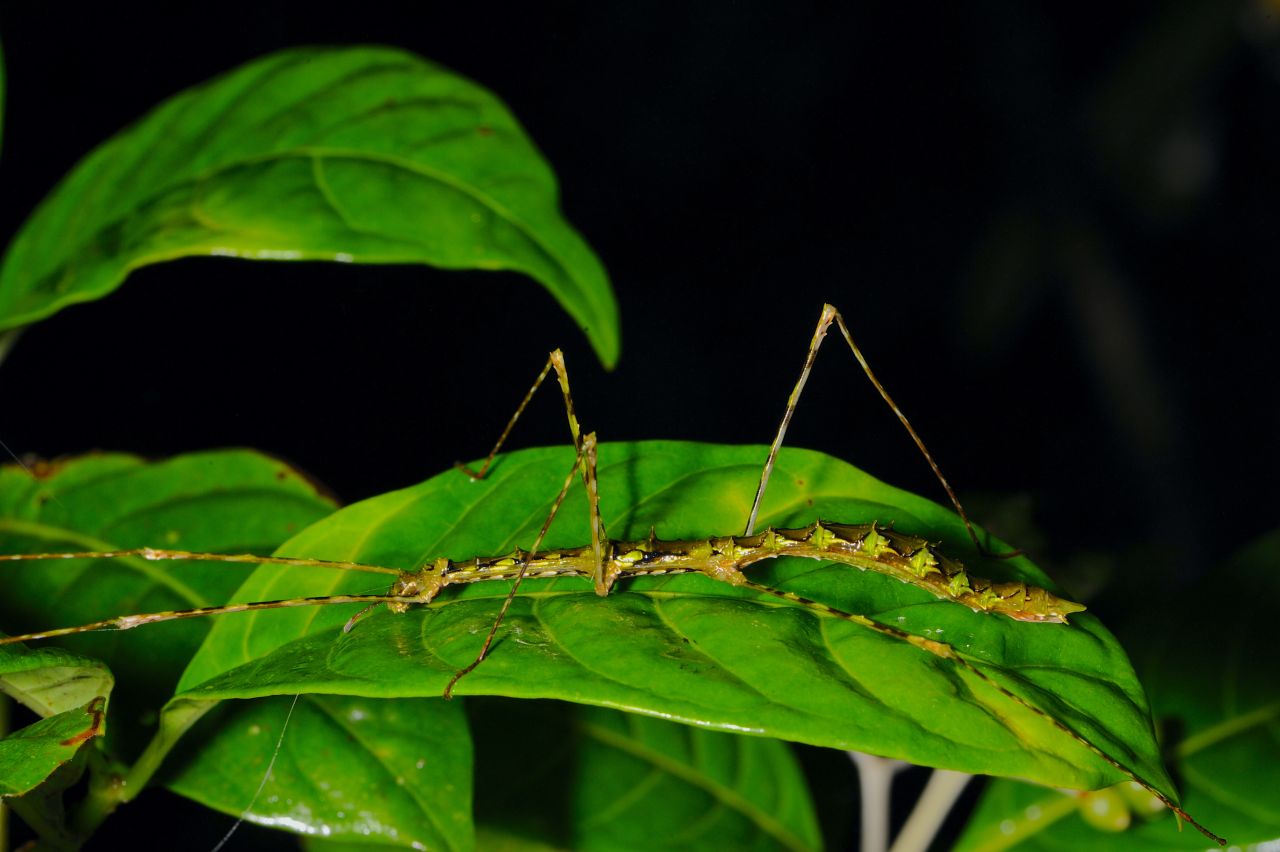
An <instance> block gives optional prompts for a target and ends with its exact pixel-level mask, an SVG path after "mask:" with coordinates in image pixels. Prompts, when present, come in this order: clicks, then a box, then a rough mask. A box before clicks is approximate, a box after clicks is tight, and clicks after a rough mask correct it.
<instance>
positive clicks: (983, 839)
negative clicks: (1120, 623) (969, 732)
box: [959, 533, 1280, 852]
mask: <svg viewBox="0 0 1280 852" xmlns="http://www.w3.org/2000/svg"><path fill="white" fill-rule="evenodd" d="M1224 592H1229V593H1230V595H1231V600H1232V605H1231V616H1230V618H1226V619H1212V620H1210V619H1206V618H1205V617H1204V602H1205V601H1207V600H1213V599H1214V598H1216V597H1221V596H1222V594H1223V593H1224ZM1179 601H1180V602H1179V603H1173V604H1170V605H1168V606H1164V607H1152V608H1149V610H1148V612H1149V614H1148V615H1147V616H1145V617H1144V618H1143V620H1142V621H1141V622H1140V623H1135V624H1132V625H1129V626H1128V629H1126V630H1125V631H1124V633H1125V635H1127V636H1130V637H1131V640H1130V641H1129V642H1127V643H1126V645H1127V647H1129V648H1131V649H1133V652H1134V659H1135V661H1136V662H1137V665H1138V670H1139V671H1140V672H1141V673H1142V675H1143V682H1144V683H1146V684H1147V687H1148V689H1149V690H1150V693H1151V700H1152V706H1153V708H1154V709H1155V713H1156V716H1157V718H1159V719H1161V720H1162V721H1163V722H1164V723H1165V726H1164V730H1165V731H1166V733H1167V736H1166V738H1167V739H1169V742H1167V743H1166V745H1167V747H1168V748H1170V750H1171V751H1170V753H1171V755H1172V758H1173V763H1174V774H1175V777H1177V778H1178V779H1179V783H1180V786H1181V787H1182V788H1183V799H1184V806H1185V808H1186V810H1187V811H1188V812H1189V813H1190V814H1191V815H1192V816H1194V817H1195V818H1196V819H1197V820H1198V821H1200V822H1201V823H1203V824H1204V825H1205V826H1206V827H1208V828H1209V829H1210V830H1212V831H1214V832H1215V833H1217V834H1220V835H1222V836H1224V837H1226V838H1227V840H1228V841H1229V842H1230V843H1231V844H1232V845H1233V846H1235V847H1243V846H1246V845H1248V844H1262V843H1266V842H1268V841H1277V840H1280V693H1277V690H1276V684H1277V683H1280V657H1277V655H1276V654H1274V653H1271V652H1269V651H1265V650H1264V651H1262V652H1260V650H1259V649H1269V648H1271V647H1273V646H1274V644H1275V640H1274V635H1273V632H1274V631H1273V626H1272V625H1273V621H1274V613H1275V610H1276V607H1277V605H1280V533H1272V534H1271V535H1269V536H1267V537H1266V538H1264V539H1262V540H1260V541H1259V542H1257V543H1255V544H1254V545H1252V546H1251V547H1249V548H1248V549H1247V550H1245V551H1244V552H1243V553H1241V554H1240V555H1239V556H1238V557H1237V558H1236V559H1235V560H1233V561H1232V563H1231V564H1230V565H1229V566H1227V569H1226V570H1224V571H1222V572H1219V573H1217V574H1215V575H1214V576H1213V577H1212V578H1211V580H1210V581H1209V582H1208V583H1206V585H1205V586H1204V587H1203V588H1201V589H1197V590H1192V591H1191V592H1190V593H1184V594H1183V595H1181V596H1180V599H1179ZM1119 792H1120V793H1121V794H1122V795H1123V796H1125V797H1126V799H1127V802H1125V803H1122V805H1124V806H1127V811H1128V814H1129V817H1130V818H1129V820H1128V823H1129V828H1128V830H1124V831H1118V832H1100V831H1097V830H1095V828H1092V827H1091V823H1090V821H1089V819H1087V818H1086V817H1089V816H1091V815H1094V814H1097V811H1098V809H1099V808H1102V807H1106V808H1107V809H1108V810H1109V811H1113V809H1114V806H1115V804H1116V802H1115V800H1114V799H1101V798H1096V797H1094V798H1084V799H1080V800H1077V799H1076V798H1075V797H1073V796H1063V795H1062V794H1060V793H1057V792H1054V791H1051V790H1045V789H1043V788H1039V787H1033V786H1031V785H1028V784H1022V783H1019V782H1014V781H996V782H994V783H992V784H991V785H990V786H989V787H988V788H987V791H986V793H985V794H984V795H983V798H982V801H981V803H980V805H979V807H978V810H977V812H976V813H975V814H974V816H973V818H972V819H971V820H970V822H969V825H968V828H967V829H966V832H965V835H964V837H963V838H962V839H961V844H960V846H959V848H960V849H965V850H997V849H1008V848H1014V847H1016V848H1018V849H1027V850H1059V849H1081V848H1089V849H1094V850H1100V852H1101V851H1102V850H1112V849H1114V850H1147V849H1150V850H1157V849H1204V848H1206V847H1207V846H1208V845H1209V843H1208V842H1207V841H1206V840H1205V838H1204V837H1202V836H1201V835H1200V834H1198V833H1196V832H1194V831H1190V830H1184V831H1183V832H1182V833H1181V834H1179V833H1178V832H1177V830H1176V825H1175V821H1174V818H1173V816H1172V815H1171V814H1168V813H1166V812H1165V811H1164V809H1162V808H1161V809H1155V808H1152V807H1150V803H1149V801H1146V800H1144V799H1143V797H1142V796H1141V795H1137V794H1135V793H1134V791H1132V790H1127V789H1125V788H1124V787H1121V788H1119ZM1093 824H1096V823H1093ZM1051 826H1052V827H1051Z"/></svg>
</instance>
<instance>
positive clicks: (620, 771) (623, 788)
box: [573, 708, 822, 850]
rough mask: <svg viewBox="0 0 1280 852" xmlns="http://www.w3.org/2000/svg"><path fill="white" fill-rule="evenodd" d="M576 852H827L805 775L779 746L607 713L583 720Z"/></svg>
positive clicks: (592, 711) (591, 711)
mask: <svg viewBox="0 0 1280 852" xmlns="http://www.w3.org/2000/svg"><path fill="white" fill-rule="evenodd" d="M578 729H579V731H580V732H581V735H582V745H581V746H580V748H579V750H578V773H577V777H578V778H579V779H580V781H581V783H579V784H577V785H576V786H575V789H574V795H575V801H574V803H573V804H574V808H573V813H574V842H573V848H574V849H601V850H603V849H641V848H644V847H645V846H646V845H647V844H648V843H651V842H652V840H653V838H655V837H660V838H663V843H662V845H663V847H664V848H666V849H684V850H695V849H705V850H717V849H741V850H748V849H757V850H770V849H790V850H804V849H817V848H819V847H820V846H821V845H822V844H821V839H820V836H819V833H818V824H817V820H816V818H815V816H814V812H813V805H812V803H811V802H810V800H809V796H808V791H807V790H806V789H805V785H804V776H803V775H802V774H801V773H800V767H799V765H798V764H797V763H796V761H795V758H794V757H792V755H791V752H790V750H789V749H788V748H787V747H786V745H784V744H783V743H780V742H778V741H777V740H768V739H760V738H756V737H745V736H737V735H734V734H726V733H720V732H717V731H707V730H702V729H699V728H694V727H690V726H688V725H676V724H672V723H671V722H664V721H662V720H661V719H654V718H651V717H648V716H639V715H636V714H632V713H618V712H615V711H609V710H602V709H600V708H583V710H582V711H580V714H579V719H578Z"/></svg>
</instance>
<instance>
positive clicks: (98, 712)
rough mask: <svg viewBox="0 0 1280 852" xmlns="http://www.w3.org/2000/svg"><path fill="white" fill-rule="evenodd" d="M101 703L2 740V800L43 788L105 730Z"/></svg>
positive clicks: (94, 702) (89, 704) (0, 757)
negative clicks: (41, 785)
mask: <svg viewBox="0 0 1280 852" xmlns="http://www.w3.org/2000/svg"><path fill="white" fill-rule="evenodd" d="M103 708H104V704H103V702H102V700H101V699H96V700H94V701H91V702H89V703H88V704H85V705H84V706H83V707H78V708H76V709H74V710H67V711H65V712H63V713H59V714H57V715H56V716H50V717H49V718H47V719H41V720H40V721H38V722H35V723H33V724H30V725H28V726H27V727H25V728H23V729H22V730H20V731H17V732H15V733H13V734H10V735H9V736H7V737H5V738H3V739H0V798H4V797H7V796H21V795H24V794H26V793H29V792H31V791H32V790H34V789H35V788H36V787H38V786H40V784H41V783H43V782H44V781H45V779H47V778H48V777H49V776H50V775H52V774H53V773H54V772H55V771H56V770H57V769H59V768H60V767H61V766H63V765H64V764H65V763H67V762H68V761H70V760H71V759H72V758H73V757H75V756H76V753H77V752H78V751H79V750H80V747H81V746H83V745H84V744H85V743H87V742H88V741H89V740H91V739H93V738H94V737H96V736H98V734H99V733H100V732H101V730H102V712H103Z"/></svg>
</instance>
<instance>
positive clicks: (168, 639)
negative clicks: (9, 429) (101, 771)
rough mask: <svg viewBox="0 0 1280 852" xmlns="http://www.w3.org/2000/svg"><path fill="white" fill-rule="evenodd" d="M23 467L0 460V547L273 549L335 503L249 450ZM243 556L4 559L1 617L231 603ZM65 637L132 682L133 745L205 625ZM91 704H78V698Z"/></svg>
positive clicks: (16, 625)
mask: <svg viewBox="0 0 1280 852" xmlns="http://www.w3.org/2000/svg"><path fill="white" fill-rule="evenodd" d="M33 472H34V473H35V476H32V475H31V473H29V472H28V470H27V469H25V468H22V467H19V466H16V465H8V466H5V467H3V468H0V552H6V553H24V552H32V553H41V552H57V551H84V550H111V549H115V548H128V547H139V546H143V545H151V546H158V547H171V548H179V549H190V550H222V551H233V552H256V553H269V552H270V551H271V550H273V549H274V548H275V547H276V546H277V545H279V543H280V542H281V541H283V540H285V539H287V538H288V537H289V536H290V535H292V534H294V533H296V532H297V531H298V530H301V529H302V528H304V527H305V526H307V525H308V524H310V523H311V522H313V521H315V520H317V519H318V518H321V517H323V516H324V515H326V514H328V513H329V512H330V511H332V508H333V506H332V503H331V502H329V501H328V500H327V499H325V498H323V497H321V496H320V495H318V494H317V493H316V490H315V488H314V486H313V485H311V484H310V483H309V482H307V481H306V480H305V479H304V478H303V477H302V476H300V475H299V474H298V473H297V472H295V471H293V470H292V469H290V468H289V467H288V466H287V465H285V464H284V463H282V462H280V461H277V460H275V459H271V458H268V457H266V456H262V455H259V454H257V453H253V452H249V451H244V450H228V451H220V452H207V453H192V454H190V455H185V456H179V457H176V458H173V459H169V460H166V461H162V462H155V463H148V462H144V461H142V460H141V459H139V458H137V457H135V456H128V455H120V454H100V455H91V456H84V457H81V458H78V459H74V460H71V461H67V462H58V463H53V464H41V465H38V466H36V467H35V468H34V470H33ZM249 570H250V569H249V567H248V566H236V565H222V564H217V565H213V564H195V565H189V566H183V567H182V568H180V569H175V567H174V566H173V565H172V564H167V565H166V564H164V563H156V562H149V561H147V560H143V559H137V558H131V559H113V560H60V561H58V562H47V561H41V562H6V563H0V624H3V627H4V629H5V630H7V631H8V632H9V633H11V634H13V633H20V632H28V631H34V630H41V629H48V628H52V627H58V626H62V625H74V624H82V623H85V622H90V621H95V620H98V619H102V618H110V617H112V616H116V615H121V614H124V613H128V612H137V611H143V610H151V609H173V608H188V607H193V606H206V605H210V604H216V603H221V602H222V601H225V600H226V599H227V598H228V597H229V596H230V595H231V593H232V592H233V591H234V590H235V588H236V587H237V586H238V585H239V584H240V583H241V581H242V580H243V579H244V577H245V576H246V575H247V574H248V572H249ZM156 627H157V629H156V630H154V631H153V630H146V631H135V632H133V633H108V634H104V633H96V634H87V635H81V636H72V637H67V639H66V640H65V642H64V644H65V645H66V646H67V647H69V648H71V649H72V650H74V651H76V652H77V653H80V654H82V655H85V656H89V657H95V658H97V659H101V660H105V661H106V662H107V663H108V664H109V665H110V667H111V669H112V670H113V671H114V672H115V675H116V677H117V679H118V680H119V681H120V682H121V683H123V684H124V685H125V689H123V690H121V691H120V693H119V694H118V695H117V697H116V699H115V700H114V701H113V702H112V708H111V709H112V711H113V715H118V716H119V720H120V723H119V724H117V725H115V726H113V735H120V736H123V737H124V745H125V748H124V750H125V751H130V750H132V749H133V748H135V747H137V746H138V745H140V744H141V739H142V737H143V736H145V734H144V732H143V731H142V730H140V728H139V724H138V719H139V717H140V716H142V715H143V714H144V713H146V712H151V713H153V714H154V712H155V710H156V709H158V707H159V706H160V705H161V704H162V703H163V702H164V700H165V699H166V698H167V697H168V696H169V695H170V694H171V693H172V691H173V685H174V684H175V683H176V681H177V678H178V675H179V673H180V672H181V670H182V668H183V667H184V666H185V665H186V663H187V661H188V660H189V659H190V658H191V655H192V654H193V653H194V652H195V649H196V648H197V647H198V646H199V644H200V642H201V641H202V639H203V638H204V634H205V632H206V631H207V630H208V625H207V624H203V623H200V621H189V622H179V623H171V624H165V625H157V626H156ZM76 703H77V704H78V703H82V702H80V701H77V702H76Z"/></svg>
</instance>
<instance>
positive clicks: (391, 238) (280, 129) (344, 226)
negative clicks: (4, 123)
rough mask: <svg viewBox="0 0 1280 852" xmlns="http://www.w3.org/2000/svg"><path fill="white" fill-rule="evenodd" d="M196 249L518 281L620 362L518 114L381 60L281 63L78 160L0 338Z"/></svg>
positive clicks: (369, 53) (586, 263)
mask: <svg viewBox="0 0 1280 852" xmlns="http://www.w3.org/2000/svg"><path fill="white" fill-rule="evenodd" d="M191 255H226V256H234V257H244V258H255V259H273V260H338V261H350V262H356V263H426V264H431V265H433V266H438V267H442V268H446V269H511V270H516V271H518V272H523V273H525V274H527V275H530V276H531V277H533V278H535V279H537V280H538V281H540V282H541V283H542V284H543V285H544V286H545V287H546V288H547V289H548V290H549V291H550V292H551V294H552V295H553V296H554V297H555V298H556V300H557V301H559V302H560V304H561V305H562V306H563V307H564V308H565V310H567V311H568V312H569V314H570V315H571V316H573V318H574V319H575V320H577V322H578V323H579V324H580V325H582V326H583V328H584V329H585V331H586V333H587V335H588V337H589V338H590V339H591V342H592V344H593V345H594V346H595V348H596V352H597V353H598V354H599V356H600V358H601V360H602V361H603V362H604V363H605V364H606V365H607V366H612V365H613V364H614V362H615V361H616V360H617V357H618V329H617V307H616V304H615V302H614V299H613V293H612V291H611V289H610V287H609V282H608V279H607V277H606V275H605V272H604V269H603V268H602V267H601V265H600V262H599V260H597V259H596V257H595V255H594V254H593V253H592V252H591V250H590V248H588V246H587V245H586V243H585V242H583V240H582V238H581V237H580V236H579V235H578V234H577V233H576V232H575V231H574V230H573V229H572V228H571V227H570V226H569V225H568V223H566V222H565V221H564V219H563V218H562V217H561V215H560V213H559V210H558V190H557V187H556V181H555V177H554V175H553V174H552V172H551V169H550V167H549V166H548V165H547V163H546V161H545V160H544V159H543V158H542V156H541V155H540V154H539V153H538V151H537V149H536V148H535V147H534V145H533V143H532V142H531V141H530V140H529V138H528V136H527V135H526V134H525V132H524V129H523V128H521V127H520V125H519V123H518V122H517V121H516V119H515V118H514V117H513V116H512V115H511V113H510V111H508V110H507V108H506V107H505V106H504V105H503V104H502V103H501V102H500V101H499V100H498V99H497V98H496V97H494V95H493V94H491V93H490V92H488V91H486V90H485V89H484V88H482V87H480V86H478V85H476V84H475V83H472V82H471V81H469V80H467V79H465V78H463V77H461V76H459V75H456V74H454V73H452V72H450V71H447V70H445V69H443V68H441V67H440V66H437V65H435V64H433V63H430V62H428V61H426V60H424V59H421V58H419V57H417V56H414V55H413V54H410V53H406V52H404V51H400V50H395V49H393V48H386V47H349V48H302V49H295V50H287V51H283V52H280V53H276V54H272V55H271V56H267V57H265V58H263V59H260V60H257V61H255V62H251V63H249V64H247V65H245V66H243V67H241V68H239V69H237V70H235V71H232V72H230V73H228V74H226V75H224V76H222V77H219V78H216V79H214V80H212V81H210V82H208V83H206V84H204V85H200V86H196V87H194V88H192V89H188V90H187V91H185V92H183V93H181V94H179V95H177V96H175V97H173V98H170V99H169V100H168V101H166V102H165V103H163V104H162V105H161V106H159V107H158V108H156V109H155V110H153V111H152V112H151V113H150V114H148V115H147V116H145V117H144V118H143V119H142V120H140V121H139V122H138V123H136V124H135V125H133V126H132V127H130V128H128V129H126V130H124V131H122V132H121V133H119V134H118V135H116V136H115V137H113V138H112V139H111V140H109V141H108V142H106V143H105V144H103V145H102V146H100V147H99V148H98V149H97V150H95V151H94V152H93V153H92V154H90V155H89V156H88V157H87V158H85V160H84V161H82V162H81V163H80V164H79V165H78V166H77V167H76V168H75V169H73V170H72V172H71V173H70V174H69V175H68V176H67V177H66V178H65V179H64V180H63V181H62V183H61V184H59V186H58V187H57V188H56V189H55V190H54V191H53V193H52V194H50V196H49V197H48V198H46V199H45V201H44V202H43V203H42V204H41V205H40V207H39V208H38V209H37V210H36V212H35V213H34V214H33V215H32V217H31V218H30V219H29V220H28V221H27V223H26V225H25V226H24V227H23V229H22V230H21V232H20V233H19V234H18V236H17V238H16V239H15V240H14V242H13V245H12V246H11V247H10V249H9V253H8V255H7V256H6V257H5V260H4V265H3V267H0V330H3V329H5V328H10V327H13V326H19V325H23V324H26V323H31V322H34V321H36V320H39V319H42V318H44V317H47V316H49V315H50V314H53V313H55V312H56V311H58V310H60V309H61V308H64V307H66V306H67V305H70V304H73V303H76V302H83V301H87V300H90V299H96V298H99V297H101V296H103V295H106V294H107V293H109V292H110V291H112V290H114V289H115V288H116V287H118V286H119V285H120V283H121V282H122V281H123V280H124V278H125V277H126V276H127V275H128V273H129V272H130V271H132V270H134V269H137V268H138V267H140V266H145V265H147V264H151V263H157V262H159V261H164V260H172V259H174V258H178V257H186V256H191Z"/></svg>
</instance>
